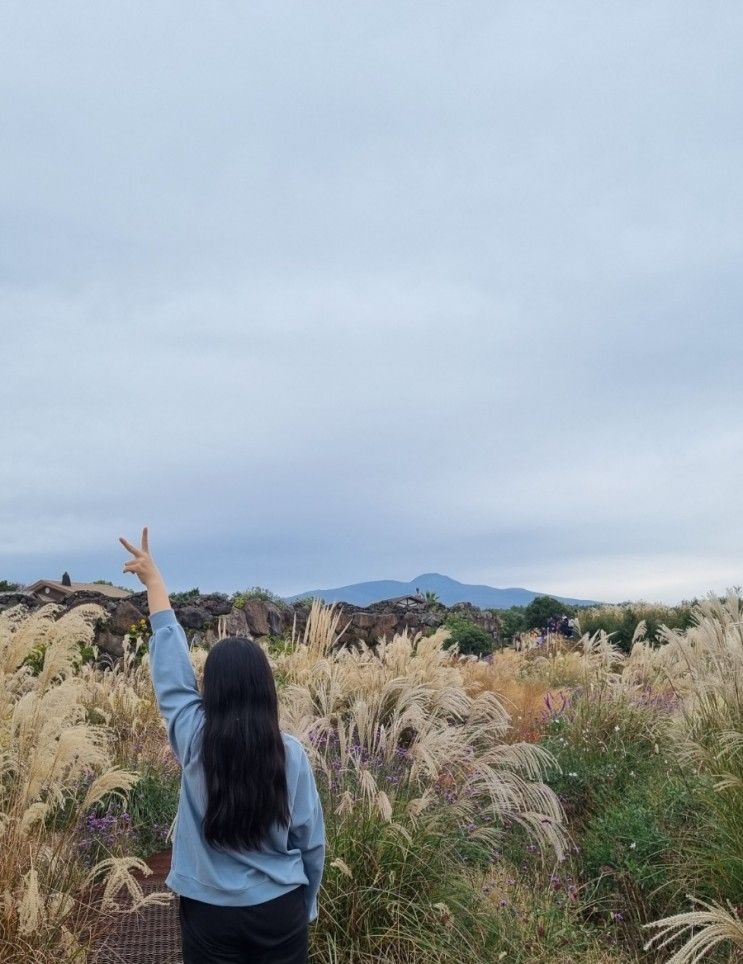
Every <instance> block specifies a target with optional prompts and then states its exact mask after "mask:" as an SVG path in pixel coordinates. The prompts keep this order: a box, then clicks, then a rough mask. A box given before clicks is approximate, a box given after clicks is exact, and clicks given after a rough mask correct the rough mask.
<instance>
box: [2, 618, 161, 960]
mask: <svg viewBox="0 0 743 964" xmlns="http://www.w3.org/2000/svg"><path fill="white" fill-rule="evenodd" d="M59 612H60V610H59V607H56V606H45V607H43V608H42V609H40V610H39V611H38V612H36V613H34V614H33V615H31V616H29V615H27V614H26V613H25V611H24V610H22V609H21V608H15V609H12V610H8V611H6V612H5V613H2V614H0V668H1V669H0V959H2V960H3V961H4V962H8V964H10V962H14V961H19V962H20V961H30V960H33V961H35V962H39V964H45V962H47V961H48V962H51V961H55V962H59V961H72V960H82V958H83V955H84V943H85V940H86V937H89V936H90V934H91V933H92V931H93V930H94V929H95V926H96V925H97V923H98V922H99V920H100V916H99V915H100V912H101V911H102V910H110V909H112V907H113V902H114V897H115V895H116V894H118V893H120V892H121V891H122V890H124V891H126V892H128V893H129V894H130V895H132V896H133V897H134V898H135V901H134V905H135V906H137V905H139V906H141V905H142V902H143V900H145V901H146V900H155V901H157V900H163V899H166V898H165V895H152V896H151V898H143V895H142V894H141V888H139V885H138V884H137V882H136V881H135V879H134V877H133V876H132V873H131V871H132V869H133V867H134V866H135V865H133V864H132V863H131V861H127V860H126V859H124V858H110V859H109V860H108V861H106V862H103V863H101V864H98V865H97V866H96V867H94V868H93V869H92V870H90V871H88V870H87V869H86V868H85V867H84V865H83V863H82V861H81V858H80V854H79V849H78V844H79V838H78V834H77V816H78V814H79V813H80V812H84V811H85V809H86V808H87V807H89V806H93V805H94V804H95V803H97V802H98V801H100V800H101V799H103V798H104V797H107V796H110V795H111V794H125V793H126V792H127V791H128V790H129V789H130V788H131V787H132V786H133V784H134V782H135V781H136V779H137V777H136V774H134V773H132V772H130V771H128V770H125V769H121V768H117V767H116V766H114V765H113V755H112V754H113V750H112V740H113V733H112V731H111V730H109V729H108V728H107V727H106V726H105V725H104V724H95V723H91V722H89V720H88V714H87V712H86V704H85V699H84V696H85V683H84V681H83V679H82V677H81V676H80V675H78V674H77V670H78V668H79V667H78V663H79V659H80V646H79V644H80V643H81V642H82V643H88V644H89V643H90V642H92V638H93V623H94V621H95V620H96V619H99V618H102V617H103V616H104V615H105V613H104V612H103V610H101V609H100V608H99V607H95V606H80V607H78V608H76V609H73V610H72V611H70V612H69V613H66V614H64V615H59ZM40 647H41V648H42V649H43V665H42V667H41V670H40V672H39V674H38V676H34V675H33V673H32V670H31V669H30V667H29V666H28V665H25V663H26V660H27V658H28V657H29V655H30V654H31V653H32V652H34V651H38V650H39V648H40ZM137 869H141V868H139V867H138V866H137ZM94 881H99V882H100V883H101V885H102V887H103V897H102V899H97V898H96V897H95V896H94V893H93V891H92V889H91V888H92V884H93V883H94ZM117 907H119V909H121V907H122V905H120V904H119V905H117ZM123 907H124V908H127V907H131V902H128V903H125V904H124V905H123Z"/></svg>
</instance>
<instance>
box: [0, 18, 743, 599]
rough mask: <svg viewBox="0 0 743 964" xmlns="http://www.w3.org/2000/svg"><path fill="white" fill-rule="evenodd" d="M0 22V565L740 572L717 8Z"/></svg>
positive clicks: (619, 590)
mask: <svg viewBox="0 0 743 964" xmlns="http://www.w3.org/2000/svg"><path fill="white" fill-rule="evenodd" d="M464 12H465V11H464V8H462V6H461V5H460V4H456V5H455V4H450V3H443V2H437V3H434V4H433V5H431V4H426V5H423V4H420V3H399V4H394V5H392V4H390V5H387V6H384V5H382V6H380V5H374V6H369V7H364V6H359V5H348V4H340V3H336V2H332V3H330V2H329V3H324V4H321V5H319V6H318V5H312V6H306V5H299V4H275V3H270V4H269V3H251V4H250V5H246V4H238V3H233V2H228V3H224V4H219V5H212V6H211V7H207V8H205V7H204V6H203V5H200V4H195V3H192V2H185V3H184V2H181V3H178V4H176V3H174V2H171V0H167V2H165V0H162V2H155V3H152V4H148V5H147V6H146V7H145V6H140V7H136V8H135V7H132V6H131V5H130V4H123V3H121V4H120V3H110V4H105V5H96V4H92V3H90V2H87V0H80V2H78V3H76V4H74V5H73V6H72V7H64V8H62V7H60V6H59V5H55V4H51V3H41V4H37V5H35V6H33V7H29V5H27V4H21V3H14V2H11V3H8V4H6V5H5V6H4V8H3V11H2V13H0V20H2V23H0V30H1V32H2V35H3V36H4V37H5V38H6V45H5V50H4V52H3V57H2V60H1V61H0V95H1V96H2V97H3V102H4V106H3V117H4V123H3V125H2V129H0V170H1V173H2V178H1V179H0V192H1V193H0V205H1V207H0V210H1V211H2V217H3V222H4V230H3V237H4V239H5V244H4V251H3V259H2V278H1V279H0V281H1V287H0V325H1V326H2V345H3V348H4V352H3V360H4V364H3V366H2V370H3V376H2V379H0V394H1V396H2V406H3V412H4V413H6V416H5V418H4V420H3V429H2V450H3V455H4V458H3V459H2V461H1V462H0V491H1V492H2V494H3V497H2V501H1V502H0V567H2V569H1V571H0V578H1V577H3V576H6V575H7V577H8V578H13V577H15V578H18V579H24V580H25V579H28V580H30V579H32V578H36V577H38V576H40V575H43V574H52V575H54V574H56V573H57V570H61V568H69V569H70V570H71V571H73V574H74V576H75V577H76V578H81V579H83V578H85V579H87V578H96V577H100V578H113V579H118V578H120V577H119V567H120V561H119V550H118V548H117V544H116V541H115V540H116V536H118V535H119V534H120V532H122V531H123V532H124V533H130V534H131V533H133V532H135V531H136V529H137V527H138V526H139V525H141V524H142V523H144V522H147V523H148V524H149V525H150V526H151V528H152V534H153V541H154V543H155V545H157V546H158V548H159V550H160V555H161V558H162V564H163V568H164V569H165V570H166V571H167V572H168V574H169V576H170V578H171V581H172V583H173V585H174V586H178V587H180V588H184V587H187V586H189V585H195V584H198V585H200V586H201V587H202V588H222V589H232V588H237V587H239V586H244V585H249V584H253V583H261V584H264V585H269V586H271V587H272V588H274V589H276V590H278V591H281V592H287V593H289V592H296V591H300V590H303V589H306V588H310V587H314V586H321V585H332V584H338V583H345V582H351V581H355V580H361V579H371V578H380V577H392V578H404V579H407V578H410V577H412V576H414V575H415V574H416V573H418V572H420V571H425V570H432V569H435V570H439V571H443V572H447V573H448V574H450V575H453V576H455V577H457V578H460V579H464V580H471V581H476V582H487V583H490V584H494V585H514V584H522V585H528V586H530V587H533V588H538V589H544V590H549V591H554V592H563V593H566V594H574V595H586V596H596V597H601V598H607V599H621V598H626V597H628V596H645V597H650V598H653V597H658V598H664V599H669V600H670V599H676V598H680V597H681V596H684V595H691V594H694V593H701V592H703V591H705V590H706V589H708V588H715V589H722V588H724V587H725V586H727V585H731V584H736V583H738V582H741V579H740V573H741V569H742V568H743V566H742V565H741V564H742V563H743V550H741V549H740V546H741V544H743V523H741V522H740V520H739V513H738V512H737V511H736V506H737V505H738V502H739V493H740V488H741V482H743V451H742V447H741V442H742V437H741V428H740V411H741V402H742V401H743V397H742V396H743V391H742V390H741V387H740V377H739V373H740V365H741V348H740V325H741V322H740V314H741V305H742V304H743V290H742V287H743V282H742V281H741V275H740V270H739V265H740V264H741V261H742V258H743V234H742V233H741V231H740V224H741V214H743V181H741V179H740V177H739V171H740V170H741V167H742V162H743V135H742V134H741V128H740V124H739V117H740V110H741V106H743V94H741V91H743V67H742V66H741V62H740V57H739V50H740V42H741V40H742V39H743V12H742V11H741V9H740V8H739V7H738V6H737V5H736V4H733V3H722V2H721V3H717V4H713V5H712V6H709V5H708V6H706V7H705V8H704V9H702V8H700V7H698V6H697V5H695V4H690V3H681V4H679V3H673V4H672V3H670V2H664V3H656V4H653V5H651V6H645V7H640V6H631V5H630V6H628V5H627V4H620V3H616V4H614V3H609V4H602V5H601V6H600V8H599V7H597V6H596V5H595V4H590V3H587V2H586V3H567V4H561V5H554V4H549V3H533V4H527V5H524V4H517V3H507V2H503V3H498V4H490V3H472V4H469V5H468V6H467V9H466V13H467V16H466V18H465V17H464Z"/></svg>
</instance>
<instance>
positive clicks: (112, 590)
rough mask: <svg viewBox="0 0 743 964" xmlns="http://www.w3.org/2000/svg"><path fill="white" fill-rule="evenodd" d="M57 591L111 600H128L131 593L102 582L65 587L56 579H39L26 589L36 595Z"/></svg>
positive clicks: (76, 583)
mask: <svg viewBox="0 0 743 964" xmlns="http://www.w3.org/2000/svg"><path fill="white" fill-rule="evenodd" d="M47 586H48V587H49V588H51V589H56V590H57V591H59V592H62V593H65V594H66V595H68V596H69V595H70V593H73V592H97V593H100V595H101V596H108V597H109V598H110V599H128V598H129V596H131V593H130V592H129V590H128V589H119V587H118V586H107V585H106V584H105V583H101V582H73V583H72V585H70V586H65V585H64V584H63V583H61V582H57V581H56V579H39V580H38V581H37V582H35V583H34V584H33V585H31V586H27V587H26V592H29V593H35V592H39V590H40V589H44V588H45V587H47Z"/></svg>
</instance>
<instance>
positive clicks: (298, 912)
mask: <svg viewBox="0 0 743 964" xmlns="http://www.w3.org/2000/svg"><path fill="white" fill-rule="evenodd" d="M120 541H121V543H122V544H123V545H124V546H125V548H126V549H128V550H129V552H130V553H131V554H132V556H133V558H132V559H130V560H129V561H128V562H127V563H126V564H125V565H124V572H133V573H135V574H136V575H137V576H138V577H139V579H140V580H141V582H142V583H143V584H144V585H145V586H146V588H147V597H148V605H149V610H150V624H151V626H152V638H151V639H150V672H151V674H152V682H153V685H154V687H155V694H156V696H157V703H158V706H159V708H160V712H161V713H162V715H163V717H164V719H165V722H166V724H167V729H168V737H169V739H170V745H171V746H172V748H173V752H174V753H175V755H176V757H177V759H178V761H179V763H180V764H181V793H180V801H179V805H178V818H177V822H176V830H175V834H174V840H173V860H172V865H171V870H170V874H169V875H168V878H167V881H166V883H167V884H168V886H169V887H170V888H171V889H172V890H173V891H175V892H176V893H177V894H179V895H180V911H179V913H180V922H181V935H182V939H183V960H184V964H207V962H208V964H221V962H227V961H229V962H232V964H236V962H241V964H248V962H250V964H253V962H255V964H258V962H261V964H300V962H302V964H303V962H305V961H306V960H307V936H308V928H307V925H308V923H310V922H311V921H313V920H315V918H316V917H317V895H318V891H319V889H320V880H321V878H322V871H323V860H324V857H325V831H324V825H323V814H322V808H321V806H320V798H319V796H318V793H317V787H316V786H315V779H314V776H313V773H312V768H311V767H310V763H309V760H308V758H307V754H306V753H305V751H304V749H303V747H302V745H301V744H300V743H299V742H298V741H297V740H296V739H294V737H291V736H289V735H288V734H285V733H282V732H281V730H280V729H279V717H278V701H277V698H276V686H275V684H274V680H273V676H272V674H271V668H270V666H269V663H268V660H267V658H266V655H265V653H264V652H263V650H262V649H261V647H260V646H258V645H257V643H254V642H252V641H251V640H248V639H244V638H241V637H229V638H227V639H222V640H220V641H219V642H218V643H217V644H216V645H215V646H213V647H212V649H211V650H210V651H209V655H208V656H207V658H206V663H205V665H204V681H203V687H202V689H203V693H199V689H198V686H197V683H196V677H195V675H194V671H193V667H192V666H191V660H190V659H189V656H188V644H187V641H186V635H185V633H184V631H183V629H182V627H181V626H180V624H179V623H178V622H177V620H176V618H175V614H174V612H173V610H172V608H171V605H170V599H169V598H168V592H167V589H166V588H165V583H164V582H163V579H162V577H161V575H160V573H159V571H158V569H157V566H156V565H155V563H154V562H153V560H152V557H151V556H150V552H149V545H148V534H147V529H146V528H145V529H144V530H143V531H142V545H141V548H139V549H137V548H136V547H135V546H133V545H131V543H129V542H127V540H126V539H123V538H122V539H121V540H120Z"/></svg>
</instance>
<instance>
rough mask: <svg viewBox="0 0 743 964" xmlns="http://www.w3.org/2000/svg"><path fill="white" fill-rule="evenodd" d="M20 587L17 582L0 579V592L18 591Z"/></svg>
mask: <svg viewBox="0 0 743 964" xmlns="http://www.w3.org/2000/svg"><path fill="white" fill-rule="evenodd" d="M22 588H23V587H22V586H21V584H20V583H18V582H8V580H7V579H0V592H20V591H21V589H22Z"/></svg>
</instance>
